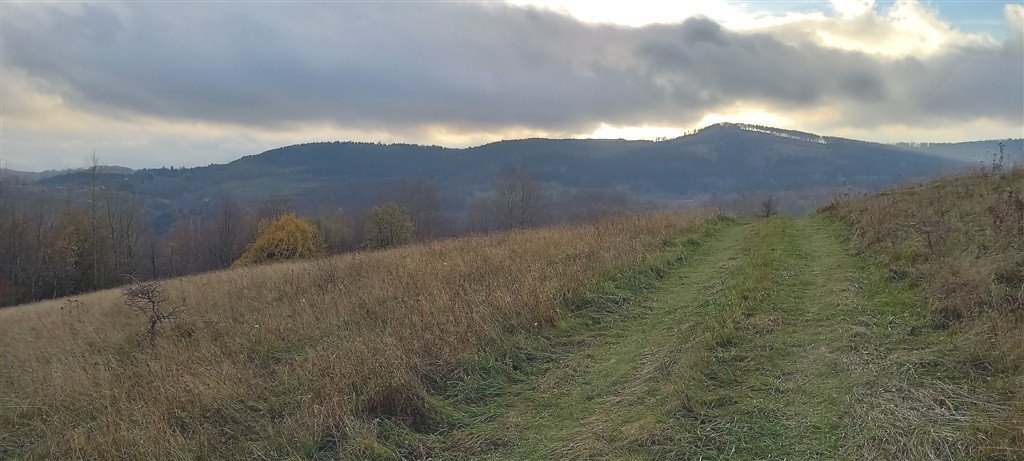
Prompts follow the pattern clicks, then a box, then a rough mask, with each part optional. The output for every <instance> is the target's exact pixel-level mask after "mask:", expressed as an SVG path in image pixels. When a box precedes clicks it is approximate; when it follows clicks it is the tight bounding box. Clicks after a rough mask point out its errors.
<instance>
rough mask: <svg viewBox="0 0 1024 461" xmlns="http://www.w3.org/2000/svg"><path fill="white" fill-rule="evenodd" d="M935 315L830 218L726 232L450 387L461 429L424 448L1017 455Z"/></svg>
mask: <svg viewBox="0 0 1024 461" xmlns="http://www.w3.org/2000/svg"><path fill="white" fill-rule="evenodd" d="M926 306H927V303H926V302H925V298H924V296H923V294H922V293H921V292H920V291H919V290H917V289H915V288H914V287H912V286H911V285H909V284H907V283H905V282H899V281H894V280H893V279H892V278H891V277H890V275H889V272H888V270H887V269H886V267H885V266H884V264H882V263H881V262H880V261H878V260H875V259H873V258H870V257H864V256H860V255H858V254H857V253H856V251H855V248H854V246H853V244H852V243H851V241H850V239H849V236H848V234H847V232H846V231H845V229H844V228H843V227H842V226H840V225H838V224H837V223H835V222H834V221H833V220H832V219H829V218H826V217H823V216H817V217H814V218H803V219H799V220H793V219H788V218H772V219H769V220H762V221H757V222H755V223H754V224H752V225H736V224H733V225H727V226H723V227H722V228H720V229H719V231H718V232H715V233H711V234H707V235H705V236H704V237H703V238H701V239H700V240H699V241H698V242H696V243H695V244H694V245H693V246H692V251H690V252H689V253H688V257H686V258H684V260H683V261H682V262H681V263H680V264H679V265H677V266H676V267H675V268H674V269H673V270H672V271H671V274H670V275H669V276H668V277H667V278H666V279H665V281H664V282H663V284H662V285H661V288H659V289H657V290H655V291H653V292H651V293H650V295H649V296H647V297H645V298H644V300H643V301H642V302H640V303H638V305H636V306H634V307H633V308H631V309H627V310H622V311H620V312H618V313H614V312H611V313H609V312H605V313H602V314H598V316H599V317H603V320H597V321H595V320H594V319H593V318H592V317H593V314H586V313H585V314H583V315H580V316H577V318H575V319H574V320H572V321H568V322H567V326H566V327H565V328H563V329H562V330H560V331H558V332H555V333H552V334H551V335H550V336H548V337H546V338H545V339H544V340H543V345H539V346H538V345H536V344H534V346H533V347H534V348H536V349H538V350H542V351H544V352H545V353H544V354H535V355H534V356H533V357H534V359H533V360H534V361H533V362H530V365H528V366H522V367H520V368H521V369H522V370H524V371H522V372H520V373H515V374H504V375H503V374H500V373H483V374H478V375H471V378H470V379H467V380H465V381H463V382H459V383H458V384H457V385H454V386H450V387H449V392H448V393H447V394H442V399H444V401H446V402H448V407H449V408H451V411H452V412H454V413H455V414H457V415H458V417H457V418H454V420H455V421H458V423H457V424H454V425H453V426H452V427H451V428H450V430H449V431H447V432H443V433H440V434H438V435H435V436H433V440H432V443H434V444H435V445H436V446H438V447H440V449H439V450H438V452H439V453H442V454H444V456H441V458H445V459H595V460H596V459H963V458H976V459H1015V458H1017V457H1019V456H1021V455H1024V452H1022V451H1020V447H1018V446H1014V445H1010V444H1008V443H1007V440H1006V439H1005V438H1000V434H1005V433H1006V432H1007V431H1008V430H1011V429H1012V426H1011V424H1013V423H1012V421H1007V420H997V419H993V418H991V416H992V415H994V411H995V410H997V409H998V408H999V405H1000V401H999V400H998V396H994V395H989V394H988V393H986V392H985V391H984V390H983V389H984V383H983V382H981V381H982V380H979V379H978V378H977V377H976V376H974V375H973V374H972V373H971V372H970V370H969V369H968V367H967V366H966V364H964V363H959V362H956V361H955V360H953V359H955V358H956V357H957V354H958V349H957V344H956V341H955V336H954V335H953V334H952V333H951V332H949V331H947V330H945V329H944V328H941V327H938V326H936V324H935V322H933V320H932V313H931V312H930V311H929V310H928V309H927V308H926ZM478 376H485V377H486V378H485V379H482V380H481V379H479V378H478ZM482 383H485V384H482Z"/></svg>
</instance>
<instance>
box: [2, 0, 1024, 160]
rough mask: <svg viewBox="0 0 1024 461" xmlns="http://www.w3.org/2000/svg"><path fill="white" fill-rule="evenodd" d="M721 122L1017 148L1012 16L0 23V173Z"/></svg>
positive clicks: (271, 7) (678, 11)
mask: <svg viewBox="0 0 1024 461" xmlns="http://www.w3.org/2000/svg"><path fill="white" fill-rule="evenodd" d="M718 121H736V122H749V123H759V124H765V125H773V126H779V127H784V128H792V129H799V130H804V131H814V132H819V133H823V134H831V135H841V136H848V137H856V138H862V139H869V140H875V141H885V142H889V141H902V140H908V141H910V140H913V141H954V140H967V139H982V138H985V139H991V138H1006V137H1024V4H1022V3H1019V2H1017V3H1007V2H1005V1H1001V2H986V1H964V2H956V1H941V2H940V1H932V2H927V1H902V0H901V1H895V2H893V1H887V2H882V1H879V2H872V1H865V0H833V1H831V2H827V1H821V2H819V1H771V2H767V1H766V2H758V1H746V2H726V1H714V0H703V1H699V2H697V1H647V0H629V1H621V2H601V1H594V0H580V1H574V0H514V1H512V2H510V3H502V2H487V3H473V2H443V3H432V2H412V1H408V2H298V3H291V2H287V3H286V2H266V1H263V2H242V1H237V2H236V1H221V2H216V3H204V2H193V1H163V2H149V3H112V2H97V3H66V2H60V3H11V2H3V3H0V163H2V164H3V165H4V166H7V167H9V168H15V169H28V170H40V169H47V168H65V167H76V166H81V165H83V164H85V162H86V159H87V158H88V157H89V156H90V155H91V154H92V153H93V152H95V153H96V155H98V156H99V158H100V159H101V160H102V161H103V162H104V163H109V164H119V165H127V166H132V167H149V166H165V165H166V166H172V165H173V166H193V165H205V164H209V163H213V162H217V163H221V162H226V161H230V160H233V159H235V158H238V157H240V156H242V155H249V154H253V153H258V152H260V151H262V150H265V149H269V148H273V147H277V146H281V145H287V144H294V143H299V142H308V141H318V140H338V139H343V140H344V139H351V140H360V141H385V142H416V143H424V144H441V145H449V146H466V145H474V144H479V143H484V142H489V141H494V140H500V139H511V138H522V137H534V136H545V137H614V138H619V137H623V138H653V137H656V136H676V135H679V134H681V133H682V132H684V131H685V130H689V129H693V128H697V127H700V126H704V125H708V124H711V123H715V122H718Z"/></svg>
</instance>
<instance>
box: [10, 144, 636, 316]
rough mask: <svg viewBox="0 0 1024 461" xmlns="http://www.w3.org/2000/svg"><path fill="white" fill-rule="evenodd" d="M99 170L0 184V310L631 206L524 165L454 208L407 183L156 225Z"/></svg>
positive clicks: (206, 210)
mask: <svg viewBox="0 0 1024 461" xmlns="http://www.w3.org/2000/svg"><path fill="white" fill-rule="evenodd" d="M101 170H102V167H101V166H99V164H98V162H96V161H95V160H94V161H93V164H92V165H91V166H90V167H89V168H88V170H87V173H88V178H89V180H88V182H87V184H86V186H85V187H84V188H81V189H78V190H60V191H56V192H55V191H52V190H51V191H41V190H39V189H38V188H33V187H29V186H30V185H26V184H22V183H19V182H18V180H16V179H12V178H4V177H3V176H0V306H4V305H13V304H18V303H24V302H30V301H35V300H40V299H48V298H55V297H61V296H68V295H73V294H77V293H83V292H88V291H93V290H98V289H104V288H110V287H114V286H120V285H123V284H124V283H126V281H128V280H153V279H159V278H166V277H176V276H182V275H188V274H194V273H199V272H204V271H211V270H218V269H224V268H228V267H231V266H232V265H244V264H258V263H261V262H266V261H274V260H280V259H288V257H315V256H320V255H327V254H339V253H345V252H350V251H357V250H361V249H379V248H387V247H391V246H395V245H402V244H406V243H410V242H423V241H430V240H434V239H438V238H447V237H452V236H457V235H461V234H467V233H484V232H494V231H500V230H507V229H518V228H527V227H533V226H538V225H543V224H548V223H552V222H562V221H579V220H586V219H592V218H597V217H601V216H605V215H608V214H611V213H616V212H621V211H625V210H629V209H635V208H638V207H640V206H642V204H640V203H639V202H637V201H635V200H633V199H632V198H630V197H629V196H628V195H627V194H625V193H622V192H619V191H608V190H575V191H560V190H555V189H553V188H552V187H551V186H550V185H548V184H547V183H545V182H543V181H541V180H539V179H538V178H537V177H536V176H535V175H534V174H533V173H531V172H530V171H528V170H526V169H521V168H508V169H506V170H505V171H503V172H502V173H501V174H499V175H498V176H497V177H496V178H495V179H494V182H493V185H492V188H491V189H490V190H486V191H480V192H479V193H478V194H477V195H476V196H475V197H474V198H473V199H471V200H469V205H468V206H466V207H464V208H463V209H451V207H449V206H446V200H445V197H444V195H443V193H442V188H441V185H440V184H438V183H437V182H436V181H432V180H428V179H422V178H409V179H406V180H404V181H403V182H401V183H400V184H398V185H396V186H395V187H393V188H391V189H390V190H389V191H388V192H387V193H385V194H383V195H382V196H381V197H380V200H379V201H378V205H377V206H375V207H373V208H371V209H368V210H343V209H340V208H338V207H334V206H331V205H330V204H329V203H326V201H325V203H321V204H320V206H319V207H317V208H315V209H313V210H306V211H305V212H304V213H302V214H299V213H297V212H296V211H295V208H296V207H294V206H292V204H291V203H290V201H289V199H288V198H287V197H282V196H277V195H273V194H271V195H268V196H266V197H264V198H262V199H260V200H257V201H252V202H242V201H239V200H236V199H234V198H232V197H230V196H219V197H211V198H206V199H203V203H202V204H201V206H198V207H196V208H195V209H192V210H188V211H185V212H181V213H179V214H178V216H177V218H176V219H175V220H174V223H173V225H172V226H170V228H169V229H157V228H156V227H155V226H154V225H153V223H152V222H150V220H149V219H148V216H147V213H146V211H145V210H146V207H145V206H144V203H143V199H142V198H141V197H140V196H139V195H137V194H134V193H132V192H130V191H123V190H116V189H115V188H113V187H108V186H109V185H108V184H104V175H102V174H101V173H102V171H101ZM149 206H150V207H153V204H149ZM307 208H308V207H307ZM288 245H299V246H302V245H305V246H302V247H301V248H299V247H294V248H292V247H288Z"/></svg>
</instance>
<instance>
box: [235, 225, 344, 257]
mask: <svg viewBox="0 0 1024 461" xmlns="http://www.w3.org/2000/svg"><path fill="white" fill-rule="evenodd" d="M323 254H324V242H323V239H322V238H321V236H320V233H319V232H317V229H316V226H314V225H313V223H312V222H310V221H309V220H306V219H303V218H300V217H299V216H297V215H296V214H294V213H285V214H282V215H281V216H279V217H278V218H277V219H275V220H274V221H273V222H271V223H269V224H268V225H266V226H265V227H264V228H263V230H262V231H261V232H260V233H259V235H257V236H256V240H255V241H253V242H252V244H251V245H249V247H248V248H247V249H246V250H245V253H242V256H241V257H240V258H238V260H237V261H235V263H234V264H233V267H241V266H250V265H253V264H263V263H269V262H276V261H285V260H289V259H304V258H314V257H317V256H322V255H323Z"/></svg>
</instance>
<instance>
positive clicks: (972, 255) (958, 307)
mask: <svg viewBox="0 0 1024 461" xmlns="http://www.w3.org/2000/svg"><path fill="white" fill-rule="evenodd" d="M826 212H827V213H829V214H831V215H833V216H837V217H838V218H839V219H840V220H842V221H843V222H845V223H846V224H847V225H848V226H850V227H851V228H852V229H853V230H854V232H855V234H856V236H857V239H856V240H857V241H858V242H859V243H860V244H861V246H862V248H863V249H865V250H868V251H871V252H872V253H874V254H878V255H881V256H882V257H883V258H884V260H885V261H886V263H887V264H888V266H889V268H890V271H891V273H892V275H893V277H895V278H897V279H903V280H907V281H909V282H911V283H913V284H914V285H915V286H918V287H920V289H921V290H922V291H923V292H924V294H925V296H926V298H927V301H928V304H929V308H930V310H931V311H932V314H933V320H934V322H935V323H936V324H937V326H939V327H941V328H948V329H950V330H951V331H952V333H953V337H954V338H955V339H956V341H957V343H958V348H957V349H955V350H954V351H953V352H952V353H951V354H950V355H948V356H946V357H944V360H948V361H953V362H961V363H962V364H963V365H964V367H965V368H966V369H967V370H969V371H970V373H972V374H974V375H976V378H977V379H978V382H985V383H987V384H986V386H985V387H986V389H985V391H987V392H992V393H994V394H997V395H998V396H999V397H998V399H999V400H1001V401H1004V402H1007V403H1006V404H1005V405H1001V406H998V407H995V409H996V411H995V412H994V413H995V414H992V415H989V417H990V418H992V419H994V420H1000V421H1007V422H1008V423H1007V424H1005V426H1006V430H1005V431H1003V433H1001V434H995V436H996V437H998V438H1000V439H1001V440H997V441H995V442H994V443H998V444H1005V445H1009V446H1016V447H1024V391H1022V390H1024V167H1022V166H1016V167H1013V168H1006V167H1002V166H1000V165H998V164H997V165H995V166H993V167H991V168H985V169H978V170H976V171H972V172H968V173H963V174H957V175H952V176H948V177H944V178H940V179H937V180H934V181H930V182H925V183H919V184H911V185H907V186H903V187H899V188H895V189H892V190H888V191H884V192H881V193H878V194H874V195H868V196H859V197H852V196H848V197H843V198H841V199H840V200H838V201H837V202H836V203H834V204H833V205H831V206H829V207H828V208H827V209H826ZM1021 450H1024V448H1021Z"/></svg>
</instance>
